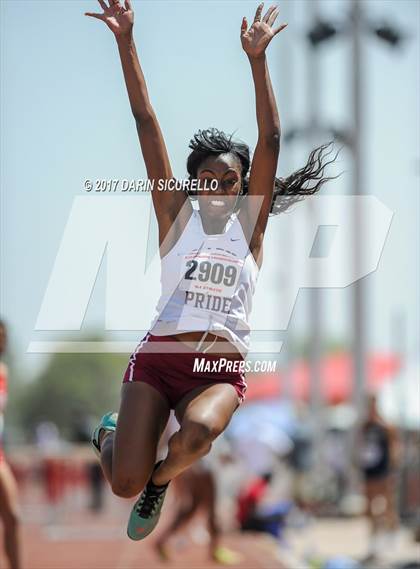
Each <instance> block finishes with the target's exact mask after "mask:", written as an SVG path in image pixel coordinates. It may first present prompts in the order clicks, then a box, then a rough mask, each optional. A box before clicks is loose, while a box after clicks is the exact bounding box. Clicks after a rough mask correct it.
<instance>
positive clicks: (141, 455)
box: [100, 382, 170, 498]
mask: <svg viewBox="0 0 420 569" xmlns="http://www.w3.org/2000/svg"><path fill="white" fill-rule="evenodd" d="M169 412H170V409H169V405H168V402H167V401H166V399H165V398H164V397H163V396H162V395H161V394H160V393H159V392H158V391H157V390H156V389H155V388H154V387H152V386H150V385H148V384H147V383H143V382H133V383H124V384H123V386H122V391H121V405H120V410H119V414H118V421H117V429H116V431H115V433H105V435H104V436H103V437H102V438H101V441H100V442H101V464H102V468H103V471H104V474H105V477H106V478H107V480H108V482H109V483H110V484H111V487H112V491H113V492H114V494H116V495H117V496H120V497H122V498H131V497H133V496H136V495H137V494H139V493H140V492H141V491H142V490H143V488H144V487H145V485H146V484H147V481H148V480H149V478H150V476H151V473H152V471H153V467H154V465H155V462H156V453H157V447H158V443H159V439H160V437H161V435H162V433H163V431H164V430H165V427H166V424H167V422H168V418H169Z"/></svg>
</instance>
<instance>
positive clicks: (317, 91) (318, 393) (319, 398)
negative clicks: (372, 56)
mask: <svg viewBox="0 0 420 569" xmlns="http://www.w3.org/2000/svg"><path fill="white" fill-rule="evenodd" d="M308 8H309V11H310V18H311V20H312V21H317V20H318V19H319V2H318V0H312V1H311V2H310V3H309V6H308ZM307 62H308V70H307V78H308V86H307V94H308V110H309V132H308V134H309V136H308V142H309V144H310V147H311V148H314V147H316V146H317V145H318V142H319V134H320V125H319V118H318V117H319V109H320V106H321V82H320V62H319V50H318V46H317V45H313V44H310V45H309V51H308V58H307ZM309 215H310V216H311V217H312V218H314V217H315V216H316V215H317V209H316V207H314V202H313V201H312V202H311V201H310V202H309ZM315 225H316V226H317V224H316V220H315ZM311 226H312V224H311V223H308V227H311ZM309 266H310V270H311V272H312V279H311V280H312V282H314V283H315V282H318V279H317V276H318V275H317V273H318V272H319V265H318V264H317V263H310V264H309ZM321 303H322V291H321V289H320V288H319V287H312V288H310V289H309V327H310V334H309V337H310V344H309V363H310V397H311V411H312V418H313V454H314V469H315V475H316V476H317V475H319V474H320V472H321V470H322V465H323V460H322V449H323V440H324V432H325V425H324V421H325V419H324V400H323V392H322V376H321V358H322V332H323V329H322V304H321Z"/></svg>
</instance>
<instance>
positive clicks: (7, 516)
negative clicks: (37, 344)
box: [0, 320, 22, 569]
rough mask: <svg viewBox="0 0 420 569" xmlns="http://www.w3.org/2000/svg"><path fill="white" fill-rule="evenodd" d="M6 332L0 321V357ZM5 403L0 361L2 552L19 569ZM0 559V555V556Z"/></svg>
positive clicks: (4, 371) (12, 568)
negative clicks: (4, 443)
mask: <svg viewBox="0 0 420 569" xmlns="http://www.w3.org/2000/svg"><path fill="white" fill-rule="evenodd" d="M6 342H7V331H6V325H5V323H4V322H3V321H2V320H0V357H1V356H2V355H3V353H4V351H5V349H6ZM6 402H7V367H6V364H4V363H3V362H2V361H1V360H0V519H1V521H2V522H3V526H4V551H5V554H6V558H7V561H8V564H9V567H10V569H20V567H21V563H22V559H21V557H22V551H21V538H20V523H19V513H18V489H17V484H16V480H15V477H14V476H13V472H12V470H11V468H10V466H9V465H8V464H7V462H6V457H5V456H4V452H3V448H2V440H1V438H2V430H3V411H4V408H5V407H6ZM0 557H1V555H0Z"/></svg>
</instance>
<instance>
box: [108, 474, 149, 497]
mask: <svg viewBox="0 0 420 569" xmlns="http://www.w3.org/2000/svg"><path fill="white" fill-rule="evenodd" d="M144 486H145V482H144V483H143V481H142V480H137V479H134V478H128V477H126V478H122V477H120V478H115V479H113V480H112V484H111V488H112V492H113V493H114V494H115V495H116V496H118V497H119V498H133V497H134V496H137V495H138V494H140V492H141V491H142V490H143V487H144Z"/></svg>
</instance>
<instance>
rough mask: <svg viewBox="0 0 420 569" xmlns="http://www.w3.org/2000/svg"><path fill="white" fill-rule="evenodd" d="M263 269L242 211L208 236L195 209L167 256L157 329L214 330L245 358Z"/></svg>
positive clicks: (163, 331)
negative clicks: (251, 245)
mask: <svg viewBox="0 0 420 569" xmlns="http://www.w3.org/2000/svg"><path fill="white" fill-rule="evenodd" d="M258 273H259V269H258V266H257V263H256V262H255V259H254V257H253V255H252V253H251V252H250V250H249V246H248V243H247V241H246V238H245V235H244V233H243V230H242V226H241V224H240V221H239V219H238V217H237V215H236V214H232V215H231V217H230V219H229V221H228V222H227V224H226V227H225V231H224V233H221V234H217V235H208V234H206V233H205V232H204V228H203V224H202V221H201V216H200V213H199V212H198V210H195V209H193V212H192V215H191V217H190V219H189V220H188V222H187V225H186V227H185V229H184V231H183V233H182V235H181V236H180V238H179V239H178V241H177V242H176V244H175V245H174V246H173V247H172V249H171V250H170V251H169V253H167V254H166V255H165V256H164V257H163V258H162V259H161V279H160V280H161V296H160V298H159V301H158V304H157V307H156V311H157V316H156V317H155V319H154V320H153V322H152V324H151V328H150V331H151V333H152V334H154V335H156V336H168V335H172V334H180V333H182V332H192V331H203V332H204V331H206V330H208V331H212V332H213V333H214V334H217V335H219V336H223V337H225V338H226V339H227V340H229V341H230V342H231V343H232V344H233V345H234V346H235V348H236V349H237V350H238V351H239V352H240V353H241V354H242V355H243V356H244V357H245V356H246V354H247V352H248V350H249V343H250V331H251V330H250V326H249V316H250V313H251V309H252V296H253V294H254V291H255V285H256V282H257V279H258Z"/></svg>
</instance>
